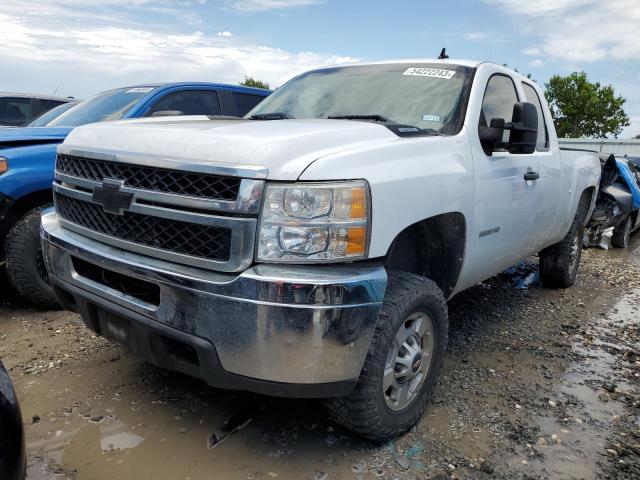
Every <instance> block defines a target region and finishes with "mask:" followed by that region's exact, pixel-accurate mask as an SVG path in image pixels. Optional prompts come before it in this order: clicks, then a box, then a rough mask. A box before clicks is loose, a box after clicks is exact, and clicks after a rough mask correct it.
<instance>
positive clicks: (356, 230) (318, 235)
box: [256, 180, 369, 262]
mask: <svg viewBox="0 0 640 480" xmlns="http://www.w3.org/2000/svg"><path fill="white" fill-rule="evenodd" d="M258 230H259V232H258V251H257V255H256V256H257V260H258V261H271V262H272V261H280V262H300V261H335V260H341V259H352V260H353V259H358V258H364V257H365V256H366V254H367V240H368V238H369V187H368V185H367V183H366V182H364V181H360V180H358V181H348V182H335V183H292V184H268V185H267V190H266V193H265V198H264V203H263V205H262V214H261V217H260V227H259V229H258Z"/></svg>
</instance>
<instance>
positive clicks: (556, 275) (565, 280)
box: [540, 208, 584, 288]
mask: <svg viewBox="0 0 640 480" xmlns="http://www.w3.org/2000/svg"><path fill="white" fill-rule="evenodd" d="M583 234H584V224H583V213H582V209H580V208H579V209H578V213H576V216H575V218H574V219H573V223H572V224H571V228H570V229H569V232H568V233H567V235H566V236H565V237H564V238H563V239H562V241H560V242H558V243H556V244H555V245H551V246H550V247H547V248H545V249H544V250H542V251H541V252H540V280H541V281H542V285H544V286H545V287H547V288H569V287H570V286H572V285H573V284H574V283H575V281H576V276H577V275H578V267H579V266H580V259H581V258H582V237H583Z"/></svg>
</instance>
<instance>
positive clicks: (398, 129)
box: [327, 114, 442, 137]
mask: <svg viewBox="0 0 640 480" xmlns="http://www.w3.org/2000/svg"><path fill="white" fill-rule="evenodd" d="M327 118H328V119H330V120H365V121H373V122H380V123H382V124H384V126H385V127H387V128H388V129H389V130H391V131H392V132H393V133H395V134H396V135H398V136H400V137H420V136H427V135H442V133H440V132H439V131H438V130H434V129H433V128H420V127H416V126H414V125H406V124H402V123H397V122H394V121H393V120H391V119H390V118H387V117H385V116H383V115H378V114H373V115H329V116H328V117H327Z"/></svg>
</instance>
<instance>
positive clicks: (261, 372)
mask: <svg viewBox="0 0 640 480" xmlns="http://www.w3.org/2000/svg"><path fill="white" fill-rule="evenodd" d="M42 238H43V250H44V255H45V262H46V264H47V268H48V270H49V273H50V277H51V281H52V283H53V285H54V286H55V287H56V288H57V289H61V290H62V291H63V292H62V293H64V292H66V293H69V294H71V296H72V298H73V301H72V302H71V306H72V307H74V309H76V310H78V311H80V312H81V313H82V314H83V317H86V316H88V315H90V314H91V311H92V310H91V309H93V310H94V311H95V309H99V310H100V311H102V310H104V311H106V312H111V313H112V314H117V315H118V317H120V318H124V320H125V322H126V323H127V324H129V323H131V322H133V323H136V322H138V323H139V324H140V325H142V324H144V325H145V329H146V330H145V331H149V330H151V332H150V333H149V335H150V336H153V330H154V329H157V330H158V331H159V332H162V333H161V334H162V335H165V334H167V335H169V336H170V337H171V336H172V335H173V334H175V335H174V337H175V338H178V337H179V341H181V342H182V341H184V342H186V343H187V344H188V345H189V344H190V343H193V345H195V346H193V345H191V346H190V347H189V348H191V347H193V348H195V350H196V352H199V349H200V348H203V349H205V350H206V348H208V347H207V345H208V344H210V345H211V347H212V349H213V352H212V353H213V355H212V358H214V360H213V361H211V362H209V363H213V364H212V365H208V364H205V363H207V362H203V361H202V360H203V359H201V358H200V355H199V354H198V360H197V363H198V368H199V370H197V371H196V370H194V371H193V372H190V371H187V373H191V374H194V375H195V376H200V377H202V378H204V379H205V380H207V381H208V382H209V383H210V384H215V385H214V386H222V387H225V386H227V384H228V382H225V381H219V380H220V379H221V378H222V377H221V376H220V375H218V374H217V373H220V372H217V373H216V374H209V372H207V369H215V368H217V365H216V359H219V367H220V368H221V369H222V370H223V371H224V372H223V373H224V374H227V373H228V374H230V375H232V376H239V377H248V380H249V379H254V380H258V381H260V382H263V381H266V382H278V383H283V384H296V385H301V386H304V385H312V384H331V383H334V382H348V383H350V384H351V386H352V385H353V383H354V382H355V380H356V379H357V378H358V376H359V374H360V370H361V369H362V365H363V363H364V360H365V357H366V355H367V351H368V349H369V346H370V343H371V338H372V335H373V330H374V327H375V324H376V321H377V317H378V313H379V310H380V306H381V304H382V300H383V297H384V291H385V288H386V283H387V275H386V271H385V269H384V268H383V267H381V266H364V267H361V266H339V267H338V266H320V265H314V266H309V267H299V266H297V267H296V266H274V265H257V266H254V267H252V268H250V269H249V270H246V271H245V272H243V273H242V274H240V275H237V274H226V273H217V272H211V271H206V270H201V269H197V268H192V267H189V266H184V265H178V264H175V263H169V262H166V261H163V260H159V259H154V258H150V257H146V256H143V255H139V254H136V253H133V252H127V251H125V250H121V249H118V248H115V247H112V246H109V245H105V244H103V243H99V242H97V241H95V240H92V239H89V238H87V237H84V236H82V235H79V234H77V233H75V232H72V231H70V230H68V229H65V228H63V227H62V226H61V225H60V223H59V219H58V217H57V215H56V214H55V213H53V212H51V213H45V214H44V215H43V217H42ZM74 259H75V260H74ZM77 259H80V260H81V261H84V262H88V263H89V264H92V265H96V266H98V267H99V268H101V269H104V270H106V271H108V272H116V273H117V274H120V275H124V276H125V277H126V278H130V279H133V280H134V282H135V280H141V281H144V282H148V283H149V284H153V285H157V286H158V287H159V296H158V298H159V300H158V301H156V302H154V303H155V304H152V303H147V302H146V301H144V300H141V299H138V298H134V297H133V296H130V295H128V294H126V293H124V292H123V291H121V290H118V289H117V288H113V286H107V285H105V284H103V283H101V282H99V281H96V280H95V278H94V279H90V278H87V277H86V276H83V275H80V274H79V273H78V272H77V269H76V268H75V267H74V262H77V261H78V260H77ZM66 303H67V305H69V303H70V302H69V301H67V302H66ZM78 303H80V304H82V305H78ZM94 313H95V312H94ZM99 316H100V315H98V317H99ZM87 320H88V319H87V318H85V322H87ZM87 323H88V325H89V326H92V324H91V323H90V322H87ZM111 330H112V331H111V335H107V334H105V336H109V338H111V339H115V341H117V342H119V343H123V344H126V343H127V342H126V341H124V340H123V341H120V340H119V338H118V337H117V330H118V329H117V328H114V329H111ZM99 333H103V332H99ZM114 335H115V337H116V338H114ZM123 335H125V333H123ZM175 338H174V339H175ZM190 339H192V341H191V340H190ZM139 340H140V339H138V342H139ZM145 341H146V340H143V343H144V342H145ZM141 348H142V347H141ZM145 348H146V347H145ZM151 350H153V348H150V351H151ZM156 350H157V349H156ZM202 356H203V357H207V355H205V354H203V355H202ZM151 360H152V361H155V363H159V364H161V365H163V366H167V367H169V368H174V367H176V366H175V365H168V364H167V363H166V362H164V360H166V359H162V358H158V359H155V358H153V359H151ZM178 367H179V365H178ZM175 369H177V370H185V369H184V368H175ZM187 370H188V369H187ZM223 376H224V375H223ZM220 383H222V385H220ZM231 383H233V382H231ZM240 383H241V385H240V387H239V388H245V389H248V390H253V391H265V389H262V388H257V387H252V386H251V385H253V384H251V385H242V382H240ZM276 390H277V389H276ZM285 390H286V389H285ZM342 390H344V389H342ZM266 391H267V393H272V392H271V391H269V389H266ZM276 393H277V392H276ZM341 393H345V392H341ZM291 394H292V395H294V396H295V395H296V393H295V391H293V392H292V393H291ZM329 394H330V393H327V395H329ZM304 396H314V395H313V394H311V395H306V394H305V395H304ZM317 396H325V395H323V394H320V395H317Z"/></svg>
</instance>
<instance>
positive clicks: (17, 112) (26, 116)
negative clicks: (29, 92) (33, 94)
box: [0, 97, 33, 127]
mask: <svg viewBox="0 0 640 480" xmlns="http://www.w3.org/2000/svg"><path fill="white" fill-rule="evenodd" d="M32 116H33V115H32V114H31V100H30V99H29V98H12V97H5V98H0V125H11V126H14V127H19V126H20V125H24V124H25V123H26V122H28V121H29V120H31V117H32Z"/></svg>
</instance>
